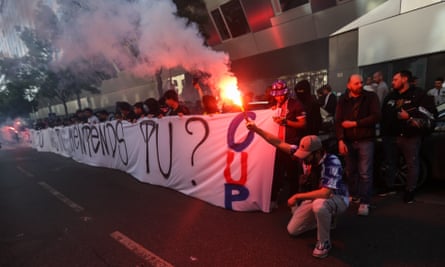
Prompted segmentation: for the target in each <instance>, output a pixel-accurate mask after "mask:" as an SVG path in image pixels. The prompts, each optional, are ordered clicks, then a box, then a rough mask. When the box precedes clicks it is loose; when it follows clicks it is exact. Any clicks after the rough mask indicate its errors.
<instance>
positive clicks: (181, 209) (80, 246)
mask: <svg viewBox="0 0 445 267" xmlns="http://www.w3.org/2000/svg"><path fill="white" fill-rule="evenodd" d="M0 211H1V215H0V266H68V267H70V266H140V267H141V266H445V246H444V240H445V183H444V182H437V181H429V182H428V183H427V184H426V185H425V186H424V187H422V188H421V190H420V191H419V192H418V195H417V201H416V202H415V203H413V204H404V203H403V202H402V195H401V194H398V195H395V196H391V197H387V198H379V197H375V198H374V199H373V208H372V210H371V213H370V215H369V216H367V217H360V216H357V215H356V211H357V206H356V205H354V204H353V205H351V206H350V208H349V209H348V211H347V212H346V213H345V214H343V215H342V216H341V217H340V218H339V220H338V224H337V228H336V229H335V230H332V233H331V238H332V242H333V245H334V248H333V249H332V251H331V253H330V254H329V256H328V257H327V258H325V259H315V258H313V257H312V256H311V252H312V249H313V246H314V244H315V241H316V233H315V231H312V232H308V233H305V234H303V235H302V236H300V237H291V236H289V235H288V234H287V232H286V225H287V221H288V220H289V218H290V213H289V210H288V208H287V207H285V205H280V207H279V208H278V209H276V210H274V211H273V212H271V213H262V212H233V211H229V210H225V209H222V208H219V207H215V206H212V205H210V204H208V203H205V202H203V201H200V200H197V199H193V198H191V197H188V196H185V195H183V194H181V193H178V192H176V191H173V190H170V189H167V188H162V187H158V186H153V185H149V184H145V183H140V182H138V181H137V180H136V179H134V178H133V177H131V176H129V175H128V174H126V173H123V172H121V171H116V170H111V169H106V168H97V167H91V166H86V165H83V164H79V163H77V162H75V161H73V160H71V159H69V158H64V157H61V156H58V155H55V154H52V153H39V152H36V151H35V150H32V149H30V148H23V147H21V148H11V147H9V148H8V147H5V146H4V147H3V148H2V149H0Z"/></svg>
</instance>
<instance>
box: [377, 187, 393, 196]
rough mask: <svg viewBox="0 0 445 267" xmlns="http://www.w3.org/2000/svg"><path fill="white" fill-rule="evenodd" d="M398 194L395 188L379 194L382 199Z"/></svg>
mask: <svg viewBox="0 0 445 267" xmlns="http://www.w3.org/2000/svg"><path fill="white" fill-rule="evenodd" d="M395 194H397V191H396V190H395V189H394V187H389V188H385V189H384V190H382V191H381V192H380V193H379V196H380V197H387V196H393V195H395Z"/></svg>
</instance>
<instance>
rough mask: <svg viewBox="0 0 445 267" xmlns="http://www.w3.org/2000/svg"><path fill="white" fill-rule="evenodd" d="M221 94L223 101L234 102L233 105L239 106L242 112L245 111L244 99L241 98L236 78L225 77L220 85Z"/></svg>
mask: <svg viewBox="0 0 445 267" xmlns="http://www.w3.org/2000/svg"><path fill="white" fill-rule="evenodd" d="M219 88H220V90H221V91H220V94H221V98H222V99H228V100H230V101H232V102H233V104H235V105H237V106H239V107H240V108H241V110H243V111H244V107H243V99H242V97H241V92H240V91H239V89H238V83H237V79H236V77H233V76H229V77H225V78H224V79H223V80H221V82H220V83H219Z"/></svg>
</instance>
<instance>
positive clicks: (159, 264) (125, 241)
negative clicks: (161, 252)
mask: <svg viewBox="0 0 445 267" xmlns="http://www.w3.org/2000/svg"><path fill="white" fill-rule="evenodd" d="M110 236H111V237H112V238H113V239H115V240H116V241H117V242H119V243H121V244H122V245H123V246H125V247H126V248H128V249H129V250H131V251H133V253H134V254H136V255H138V256H139V257H141V258H143V259H144V260H145V261H147V262H148V263H149V264H150V265H151V266H155V267H163V266H166V267H173V265H172V264H171V263H169V262H167V261H165V260H163V259H162V258H160V257H159V256H157V255H156V254H154V253H153V252H151V251H149V250H148V249H146V248H144V247H143V246H141V245H139V244H138V243H136V242H134V241H133V240H131V239H130V238H128V237H127V236H125V235H124V234H122V233H121V232H119V231H115V232H113V233H111V234H110Z"/></svg>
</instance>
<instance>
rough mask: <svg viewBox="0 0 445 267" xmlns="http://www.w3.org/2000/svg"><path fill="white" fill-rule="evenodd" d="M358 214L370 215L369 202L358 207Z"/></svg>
mask: <svg viewBox="0 0 445 267" xmlns="http://www.w3.org/2000/svg"><path fill="white" fill-rule="evenodd" d="M357 214H358V215H360V216H368V215H369V204H360V206H359V207H358V212H357Z"/></svg>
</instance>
